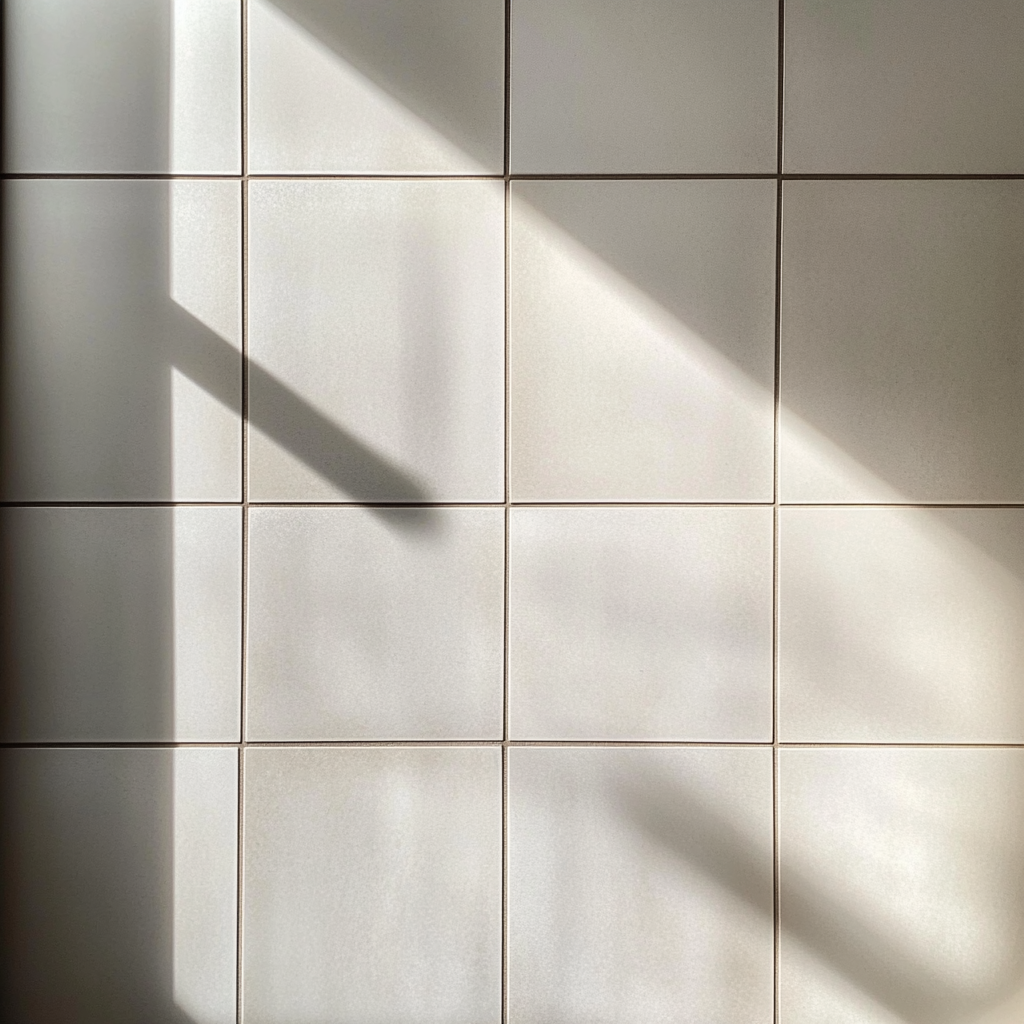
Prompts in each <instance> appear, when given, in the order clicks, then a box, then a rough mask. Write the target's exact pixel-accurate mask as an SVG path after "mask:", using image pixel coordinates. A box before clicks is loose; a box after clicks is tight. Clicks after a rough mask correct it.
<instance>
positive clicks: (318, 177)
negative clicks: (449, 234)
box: [3, 171, 1024, 182]
mask: <svg viewBox="0 0 1024 1024" xmlns="http://www.w3.org/2000/svg"><path fill="white" fill-rule="evenodd" d="M3 178H4V179H5V180H8V181H242V180H247V181H511V182H516V181H776V180H782V181H1021V180H1024V173H1008V174H812V173H806V174H804V173H795V172H790V171H787V172H784V173H782V174H776V173H774V172H766V173H750V174H746V173H725V172H721V173H720V172H708V173H700V172H693V173H678V174H674V173H663V174H656V173H652V174H645V173H633V174H587V173H583V172H580V173H578V174H507V175H506V174H129V173H109V174H91V173H82V174H72V173H18V172H12V173H6V174H4V175H3Z"/></svg>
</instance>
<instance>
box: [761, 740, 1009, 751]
mask: <svg viewBox="0 0 1024 1024" xmlns="http://www.w3.org/2000/svg"><path fill="white" fill-rule="evenodd" d="M779 746H780V747H785V748H786V749H787V750H1021V749H1024V743H814V742H812V741H810V740H800V741H790V742H784V743H779Z"/></svg>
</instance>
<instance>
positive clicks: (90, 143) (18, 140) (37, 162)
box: [4, 0, 242, 174]
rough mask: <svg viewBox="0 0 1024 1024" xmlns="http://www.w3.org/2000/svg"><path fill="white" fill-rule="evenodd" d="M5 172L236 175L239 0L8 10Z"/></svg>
mask: <svg viewBox="0 0 1024 1024" xmlns="http://www.w3.org/2000/svg"><path fill="white" fill-rule="evenodd" d="M4 8H5V10H4V51H5V52H4V57H5V63H6V68H5V71H6V89H5V93H6V96H5V100H6V111H5V113H6V117H5V122H6V123H5V126H4V127H5V131H4V141H5V153H4V158H5V163H6V167H5V169H6V170H8V171H20V172H37V173H38V172H48V173H64V174H86V173H91V174H101V173H106V174H112V173H131V174H159V173H168V172H171V173H175V174H239V173H240V172H241V98H242V76H241V68H242V65H241V44H242V30H241V3H240V0H173V2H168V0H88V2H83V0H8V2H7V3H6V4H5V5H4Z"/></svg>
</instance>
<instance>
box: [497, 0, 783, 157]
mask: <svg viewBox="0 0 1024 1024" xmlns="http://www.w3.org/2000/svg"><path fill="white" fill-rule="evenodd" d="M776 16H777V5H776V3H775V2H774V0H691V2H689V3H685V4H679V3H672V2H670V0H644V2H642V3H628V2H623V0H602V2H600V3H592V2H591V3H588V2H586V0H516V2H515V3H513V4H512V117H511V127H512V140H511V156H512V170H513V171H514V172H516V173H520V174H521V173H541V174H543V173H552V172H557V173H565V174H572V173H581V172H582V173H588V174H607V173H633V172H643V173H648V174H658V173H661V174H664V173H666V172H687V171H688V172H731V173H748V174H749V173H751V172H761V173H764V172H769V173H771V172H774V171H775V162H776V54H777V53H778V29H777V22H776Z"/></svg>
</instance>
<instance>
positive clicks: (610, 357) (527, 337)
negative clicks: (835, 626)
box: [510, 181, 775, 501]
mask: <svg viewBox="0 0 1024 1024" xmlns="http://www.w3.org/2000/svg"><path fill="white" fill-rule="evenodd" d="M511 230H512V240H511V260H512V263H511V282H510V283H511V382H510V383H511V399H510V401H511V460H512V497H513V499H514V500H516V501H771V500H772V464H773V455H772V446H773V422H774V419H773V417H774V399H773V381H774V359H775V356H774V352H775V341H774V336H775V334H774V331H775V328H774V316H775V314H774V309H775V285H774V277H775V184H774V182H770V181H576V182H569V181H554V182H552V181H543V182H542V181H521V182H515V183H514V185H513V195H512V227H511Z"/></svg>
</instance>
